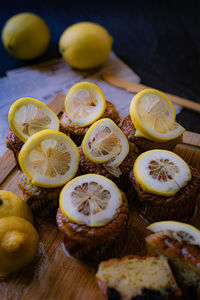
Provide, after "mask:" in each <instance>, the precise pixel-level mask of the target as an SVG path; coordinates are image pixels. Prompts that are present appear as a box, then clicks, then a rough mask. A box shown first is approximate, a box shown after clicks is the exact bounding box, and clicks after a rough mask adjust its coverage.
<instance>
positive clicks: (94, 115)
mask: <svg viewBox="0 0 200 300" xmlns="http://www.w3.org/2000/svg"><path fill="white" fill-rule="evenodd" d="M105 108H106V100H105V97H104V94H103V92H102V90H101V89H100V88H99V87H98V86H97V85H95V84H94V83H91V82H80V83H77V84H75V85H74V86H73V87H72V88H71V89H70V91H69V93H68V94H67V96H66V98H65V110H66V112H67V114H68V116H69V118H70V120H71V121H72V122H73V123H75V124H77V125H80V126H82V127H84V126H88V125H90V124H92V123H94V122H95V121H96V120H98V119H99V118H100V117H101V116H102V115H103V113H104V111H105Z"/></svg>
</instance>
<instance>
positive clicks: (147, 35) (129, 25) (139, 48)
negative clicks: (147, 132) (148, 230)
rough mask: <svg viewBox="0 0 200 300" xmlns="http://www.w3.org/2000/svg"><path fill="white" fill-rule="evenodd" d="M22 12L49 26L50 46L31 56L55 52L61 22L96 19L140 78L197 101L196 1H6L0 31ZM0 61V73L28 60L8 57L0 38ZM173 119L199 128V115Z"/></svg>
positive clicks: (199, 20) (199, 15)
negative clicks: (32, 14) (42, 51)
mask: <svg viewBox="0 0 200 300" xmlns="http://www.w3.org/2000/svg"><path fill="white" fill-rule="evenodd" d="M130 1H131V0H130ZM25 11H27V12H34V13H37V14H39V15H40V16H41V17H42V18H44V19H45V21H46V22H47V24H48V26H49V28H50V31H51V44H50V47H49V49H48V51H47V52H46V53H45V54H44V55H43V56H42V57H41V58H40V59H38V60H37V61H43V60H46V59H49V58H51V57H56V56H59V53H58V46H57V45H58V40H59V37H60V35H61V34H62V33H63V31H64V30H65V29H66V27H68V26H70V25H72V24H73V23H76V22H79V21H92V22H96V23H99V24H100V25H102V26H104V27H105V28H106V29H107V30H108V31H109V32H110V34H111V35H112V36H113V38H114V45H113V50H114V51H115V53H116V54H117V55H118V56H119V57H120V58H121V59H122V60H123V61H125V62H126V63H127V64H128V65H129V66H130V67H132V68H133V70H135V71H136V73H137V74H138V75H139V76H140V77H141V79H142V83H144V84H146V85H149V86H152V87H154V88H158V89H161V90H165V91H167V92H170V93H173V94H176V95H178V96H182V97H185V98H188V99H191V100H193V101H197V102H200V1H185V2H184V1H169V0H168V1H151V0H149V1H142V0H141V1H134V0H132V1H131V2H126V1H120V2H119V3H118V2H117V1H109V0H108V1H104V0H103V1H100V0H98V1H97V0H93V1H87V0H85V1H73V0H71V1H68V0H66V1H65V2H63V1H59V0H57V1H51V0H49V1H46V0H43V1H42V0H41V1H38V0H35V1H34V3H30V2H28V0H26V1H25V0H21V1H17V0H16V1H6V3H4V4H1V7H0V30H2V27H3V25H4V24H5V22H6V20H7V19H8V18H10V17H11V16H12V15H14V14H16V13H20V12H25ZM0 63H1V68H0V76H3V75H5V71H6V70H9V69H13V68H16V67H19V66H23V65H25V64H28V63H24V62H20V61H18V60H16V59H14V58H12V57H11V56H10V55H9V54H8V53H7V52H6V51H5V49H4V48H3V45H2V42H1V43H0ZM177 120H178V122H180V123H181V124H182V125H183V126H184V127H185V128H186V129H187V130H191V131H195V132H200V115H199V114H197V113H194V112H191V111H189V110H185V109H184V110H182V112H181V113H180V114H179V115H178V117H177Z"/></svg>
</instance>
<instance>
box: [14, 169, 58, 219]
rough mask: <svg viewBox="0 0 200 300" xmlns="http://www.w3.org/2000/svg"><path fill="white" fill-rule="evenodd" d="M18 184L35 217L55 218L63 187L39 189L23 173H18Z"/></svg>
mask: <svg viewBox="0 0 200 300" xmlns="http://www.w3.org/2000/svg"><path fill="white" fill-rule="evenodd" d="M17 184H18V186H19V188H20V189H21V190H22V192H23V196H24V200H25V201H26V203H27V204H28V206H29V207H30V209H31V210H32V212H33V213H34V214H35V215H38V216H44V217H52V216H55V214H56V210H57V208H58V199H59V194H60V191H61V189H62V187H58V188H42V187H39V186H37V185H35V184H32V183H31V179H30V178H28V177H27V176H26V175H25V174H24V173H23V172H22V171H20V172H19V173H18V178H17Z"/></svg>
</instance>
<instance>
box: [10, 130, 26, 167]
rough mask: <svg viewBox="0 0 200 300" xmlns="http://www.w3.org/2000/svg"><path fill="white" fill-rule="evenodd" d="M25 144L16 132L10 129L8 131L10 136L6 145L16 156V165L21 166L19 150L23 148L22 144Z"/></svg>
mask: <svg viewBox="0 0 200 300" xmlns="http://www.w3.org/2000/svg"><path fill="white" fill-rule="evenodd" d="M23 145H24V142H22V140H20V138H18V137H17V136H16V135H15V134H14V132H13V131H12V130H11V129H10V130H9V132H8V136H7V139H6V146H7V148H8V149H10V150H11V151H12V152H13V154H14V157H15V161H16V165H17V166H18V167H19V163H18V156H19V151H20V150H21V148H22V146H23Z"/></svg>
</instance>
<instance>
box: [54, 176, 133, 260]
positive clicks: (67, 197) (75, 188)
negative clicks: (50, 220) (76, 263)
mask: <svg viewBox="0 0 200 300" xmlns="http://www.w3.org/2000/svg"><path fill="white" fill-rule="evenodd" d="M108 203H109V204H108ZM128 219H129V209H128V203H127V199H126V196H125V194H124V193H123V192H122V191H120V190H119V189H118V188H117V186H116V185H115V184H114V183H113V182H112V181H111V180H109V179H107V178H106V177H104V176H100V175H96V174H87V175H82V176H79V177H76V178H74V179H73V180H72V181H70V182H69V183H67V184H66V186H65V187H64V188H63V190H62V192H61V194H60V201H59V209H58V211H57V216H56V221H57V225H58V228H59V230H60V231H62V232H63V233H64V234H65V238H64V245H65V248H66V250H67V251H68V252H69V254H70V255H72V256H74V257H75V258H77V259H83V260H87V261H99V260H100V259H104V258H106V257H114V256H115V255H119V253H120V252H121V250H122V249H123V246H124V239H125V230H126V227H127V223H128Z"/></svg>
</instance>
